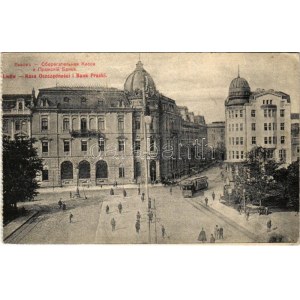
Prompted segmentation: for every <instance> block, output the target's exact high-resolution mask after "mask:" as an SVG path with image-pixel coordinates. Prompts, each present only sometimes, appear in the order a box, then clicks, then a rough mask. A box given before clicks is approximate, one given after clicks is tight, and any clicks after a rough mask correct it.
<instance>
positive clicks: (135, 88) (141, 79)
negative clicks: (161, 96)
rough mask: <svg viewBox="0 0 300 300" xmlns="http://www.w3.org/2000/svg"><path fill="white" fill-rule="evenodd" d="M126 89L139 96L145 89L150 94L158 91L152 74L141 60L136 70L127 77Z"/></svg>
mask: <svg viewBox="0 0 300 300" xmlns="http://www.w3.org/2000/svg"><path fill="white" fill-rule="evenodd" d="M124 90H125V91H126V92H129V93H130V94H132V95H137V96H138V95H140V94H141V92H142V91H143V90H144V91H145V92H146V93H150V94H153V93H155V92H156V87H155V83H154V81H153V79H152V77H151V76H150V74H149V73H148V72H147V71H146V70H145V69H144V68H143V64H142V62H141V61H138V63H137V64H136V68H135V70H134V71H133V72H132V73H131V74H130V75H129V76H128V77H127V79H126V81H125V84H124Z"/></svg>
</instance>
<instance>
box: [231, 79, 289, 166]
mask: <svg viewBox="0 0 300 300" xmlns="http://www.w3.org/2000/svg"><path fill="white" fill-rule="evenodd" d="M290 115H291V102H290V96H289V95H287V94H285V93H283V92H280V91H274V90H264V89H257V90H256V91H254V92H252V91H251V90H250V86H249V84H248V82H247V81H246V80H245V79H244V78H241V77H240V76H238V77H237V78H235V79H233V80H232V82H231V84H230V87H229V95H228V97H227V99H226V100H225V119H226V122H225V126H226V130H225V132H226V134H225V141H226V142H225V143H226V153H227V157H226V161H227V162H241V161H243V160H245V158H246V155H247V153H248V152H249V151H250V150H251V149H252V148H253V147H257V146H261V147H263V148H264V149H265V151H266V155H267V158H270V159H271V158H274V159H275V160H276V161H281V162H283V163H286V164H290V163H291V159H292V158H291V130H290V128H291V118H290Z"/></svg>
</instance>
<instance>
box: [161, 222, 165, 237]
mask: <svg viewBox="0 0 300 300" xmlns="http://www.w3.org/2000/svg"><path fill="white" fill-rule="evenodd" d="M165 235H166V229H165V226H164V225H162V226H161V236H162V238H163V239H164V238H165Z"/></svg>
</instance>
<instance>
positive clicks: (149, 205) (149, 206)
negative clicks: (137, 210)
mask: <svg viewBox="0 0 300 300" xmlns="http://www.w3.org/2000/svg"><path fill="white" fill-rule="evenodd" d="M148 209H151V199H148Z"/></svg>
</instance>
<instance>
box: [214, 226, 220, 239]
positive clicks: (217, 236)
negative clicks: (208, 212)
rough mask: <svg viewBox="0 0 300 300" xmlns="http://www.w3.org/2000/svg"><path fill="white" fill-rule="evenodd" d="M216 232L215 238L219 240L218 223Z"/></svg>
mask: <svg viewBox="0 0 300 300" xmlns="http://www.w3.org/2000/svg"><path fill="white" fill-rule="evenodd" d="M214 234H215V239H216V240H217V239H218V238H219V226H218V225H216V227H215V231H214Z"/></svg>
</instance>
